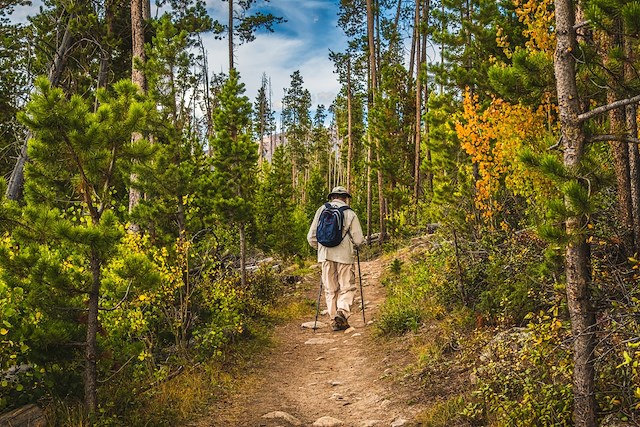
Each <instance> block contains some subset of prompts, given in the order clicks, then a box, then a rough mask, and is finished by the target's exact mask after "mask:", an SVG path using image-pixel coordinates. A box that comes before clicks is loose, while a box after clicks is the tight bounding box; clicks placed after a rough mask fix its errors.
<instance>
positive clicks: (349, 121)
mask: <svg viewBox="0 0 640 427" xmlns="http://www.w3.org/2000/svg"><path fill="white" fill-rule="evenodd" d="M351 102H352V101H351V56H350V55H347V141H348V143H349V147H348V151H347V190H348V191H352V190H353V182H351V180H352V179H353V174H352V173H351V169H352V168H353V137H352V134H353V115H352V111H351V109H352V107H353V106H352V103H351Z"/></svg>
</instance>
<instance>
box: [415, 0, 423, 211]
mask: <svg viewBox="0 0 640 427" xmlns="http://www.w3.org/2000/svg"><path fill="white" fill-rule="evenodd" d="M415 14H416V16H415V31H414V38H415V42H414V44H415V55H416V127H415V130H416V135H415V141H414V144H415V146H414V167H413V204H414V221H416V220H417V217H418V197H419V194H420V144H421V143H422V139H421V138H422V86H421V83H422V82H421V78H420V69H421V66H422V56H421V50H422V49H421V32H420V22H421V16H420V15H421V12H420V1H419V0H416V12H415Z"/></svg>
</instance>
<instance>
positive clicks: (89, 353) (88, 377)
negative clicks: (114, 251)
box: [84, 248, 101, 414]
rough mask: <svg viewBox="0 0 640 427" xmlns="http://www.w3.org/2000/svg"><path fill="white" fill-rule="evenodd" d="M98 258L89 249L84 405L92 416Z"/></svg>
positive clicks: (95, 394) (95, 399)
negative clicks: (89, 281)
mask: <svg viewBox="0 0 640 427" xmlns="http://www.w3.org/2000/svg"><path fill="white" fill-rule="evenodd" d="M100 264H101V262H100V256H99V255H98V252H97V250H96V249H95V248H91V260H90V265H91V277H92V280H91V290H90V291H89V302H88V307H87V338H86V343H85V345H86V347H85V368H84V404H85V407H86V409H87V411H88V412H89V414H93V413H95V412H96V411H97V410H98V369H97V365H96V361H97V359H98V343H97V336H98V301H99V298H100Z"/></svg>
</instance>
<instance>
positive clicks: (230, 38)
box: [228, 0, 234, 70]
mask: <svg viewBox="0 0 640 427" xmlns="http://www.w3.org/2000/svg"><path fill="white" fill-rule="evenodd" d="M228 25H229V70H231V69H232V68H234V65H233V0H229V24H228Z"/></svg>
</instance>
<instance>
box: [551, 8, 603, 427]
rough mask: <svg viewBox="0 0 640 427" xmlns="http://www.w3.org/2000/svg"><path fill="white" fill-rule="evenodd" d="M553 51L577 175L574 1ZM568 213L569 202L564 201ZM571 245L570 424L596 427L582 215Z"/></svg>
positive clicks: (580, 147) (579, 140)
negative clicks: (571, 365) (571, 339)
mask: <svg viewBox="0 0 640 427" xmlns="http://www.w3.org/2000/svg"><path fill="white" fill-rule="evenodd" d="M555 6H556V31H557V46H556V51H555V63H554V69H555V77H556V88H557V94H558V108H559V116H560V124H561V130H562V140H563V148H564V159H563V160H564V165H565V167H566V168H567V169H569V170H571V171H577V169H578V168H579V165H580V162H581V160H582V156H583V152H584V144H585V135H584V131H583V128H582V123H581V122H580V120H579V118H578V116H579V114H580V99H579V97H578V89H577V85H576V72H575V65H576V64H575V58H574V56H573V54H574V52H575V51H576V47H577V46H576V35H575V30H574V25H575V9H574V4H573V1H572V0H555ZM565 204H566V205H568V207H569V211H571V201H570V200H569V199H568V198H567V197H566V196H565ZM565 227H566V232H567V234H568V235H569V239H570V240H569V243H568V244H567V245H566V248H565V270H566V279H567V290H566V292H567V305H568V309H569V316H570V319H571V331H572V334H573V340H574V341H573V353H574V354H573V362H574V370H573V394H574V408H573V421H574V425H575V426H577V427H595V426H596V400H595V381H594V377H595V375H594V365H593V350H594V348H595V330H594V328H595V316H594V312H593V309H592V307H591V301H590V294H589V286H590V283H591V276H590V269H589V264H590V254H589V247H588V244H587V241H586V236H585V234H584V231H583V230H585V229H586V219H585V217H584V215H578V216H571V217H569V218H567V221H566V225H565Z"/></svg>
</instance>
